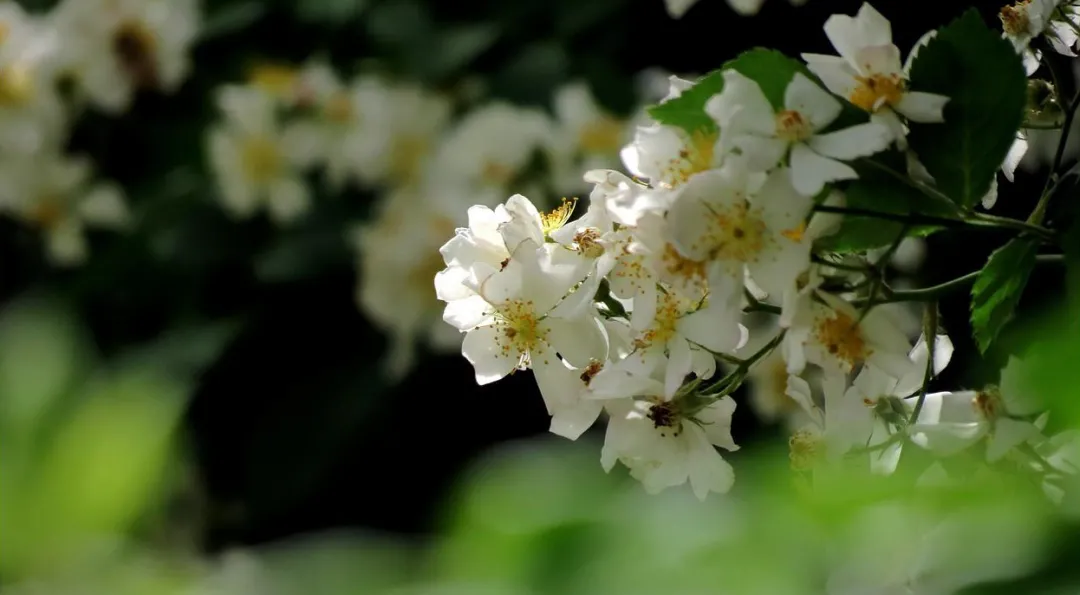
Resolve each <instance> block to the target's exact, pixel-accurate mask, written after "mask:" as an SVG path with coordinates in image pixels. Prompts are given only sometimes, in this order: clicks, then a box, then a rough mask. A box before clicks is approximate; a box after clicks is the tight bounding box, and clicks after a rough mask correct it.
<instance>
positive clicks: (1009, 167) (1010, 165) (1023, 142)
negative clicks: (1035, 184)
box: [1001, 136, 1028, 182]
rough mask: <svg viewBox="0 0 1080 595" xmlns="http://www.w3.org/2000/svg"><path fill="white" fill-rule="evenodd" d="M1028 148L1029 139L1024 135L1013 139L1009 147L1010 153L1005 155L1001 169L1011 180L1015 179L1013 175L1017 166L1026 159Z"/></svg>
mask: <svg viewBox="0 0 1080 595" xmlns="http://www.w3.org/2000/svg"><path fill="white" fill-rule="evenodd" d="M1027 150H1028V141H1027V139H1026V138H1024V137H1023V136H1017V137H1016V140H1015V141H1013V144H1012V146H1011V147H1009V153H1008V154H1007V155H1006V156H1005V162H1004V163H1002V164H1001V171H1002V173H1004V174H1005V178H1006V179H1007V180H1009V181H1010V182H1012V181H1013V175H1014V174H1015V173H1016V166H1018V165H1020V161H1021V160H1023V159H1024V155H1025V154H1026V153H1027Z"/></svg>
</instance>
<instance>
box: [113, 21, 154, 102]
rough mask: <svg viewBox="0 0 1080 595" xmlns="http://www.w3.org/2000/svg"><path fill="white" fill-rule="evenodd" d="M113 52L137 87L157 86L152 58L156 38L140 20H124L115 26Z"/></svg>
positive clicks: (149, 87) (151, 87)
mask: <svg viewBox="0 0 1080 595" xmlns="http://www.w3.org/2000/svg"><path fill="white" fill-rule="evenodd" d="M112 42H113V43H112V47H113V53H114V54H116V58H117V60H119V62H120V67H121V68H123V69H124V71H125V72H126V73H127V75H128V78H130V79H131V81H132V82H133V83H134V84H135V85H136V86H138V87H141V88H143V89H153V88H156V87H157V86H158V72H157V64H156V61H155V59H154V57H155V53H156V51H157V39H156V38H155V37H154V32H153V31H151V30H150V29H149V28H148V27H147V26H146V25H145V24H144V23H143V22H141V21H126V22H124V23H122V24H121V25H120V27H119V28H117V30H116V33H114V34H113V40H112Z"/></svg>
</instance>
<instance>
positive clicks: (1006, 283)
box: [971, 238, 1039, 353]
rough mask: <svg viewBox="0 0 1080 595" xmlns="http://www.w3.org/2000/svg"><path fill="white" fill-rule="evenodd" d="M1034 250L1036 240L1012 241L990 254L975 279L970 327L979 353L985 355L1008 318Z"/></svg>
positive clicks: (1034, 254) (1026, 280)
mask: <svg viewBox="0 0 1080 595" xmlns="http://www.w3.org/2000/svg"><path fill="white" fill-rule="evenodd" d="M1038 248H1039V245H1038V242H1037V241H1036V240H1033V239H1030V238H1017V239H1014V240H1012V241H1011V242H1009V243H1008V244H1005V245H1004V246H1002V247H1001V248H998V249H997V250H996V251H994V253H993V254H991V255H990V260H988V261H987V262H986V266H985V267H983V269H982V271H980V272H979V276H978V278H976V279H975V286H974V287H973V288H972V289H971V328H972V330H973V331H974V333H975V342H976V343H977V344H978V345H979V351H980V352H982V353H986V350H987V349H988V348H989V347H990V343H992V342H993V341H994V339H996V338H997V336H998V334H999V333H1000V332H1001V329H1002V328H1003V327H1004V326H1005V324H1006V323H1008V322H1009V320H1010V319H1011V318H1012V315H1013V311H1014V310H1015V309H1016V305H1017V304H1018V303H1019V302H1020V296H1021V295H1023V293H1024V287H1025V286H1026V285H1027V282H1028V277H1029V276H1030V275H1031V269H1032V268H1034V267H1035V256H1036V254H1037V252H1038Z"/></svg>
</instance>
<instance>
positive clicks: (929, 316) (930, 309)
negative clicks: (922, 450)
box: [908, 302, 938, 426]
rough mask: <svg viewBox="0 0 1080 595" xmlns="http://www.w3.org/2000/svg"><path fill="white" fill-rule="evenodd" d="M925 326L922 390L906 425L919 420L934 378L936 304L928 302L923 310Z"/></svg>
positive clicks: (936, 325)
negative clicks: (924, 362)
mask: <svg viewBox="0 0 1080 595" xmlns="http://www.w3.org/2000/svg"><path fill="white" fill-rule="evenodd" d="M924 313H925V314H924V315H925V321H926V323H925V325H924V327H925V328H924V329H923V334H924V335H926V350H927V358H926V370H925V371H924V372H923V381H922V388H921V389H919V400H918V401H916V402H915V410H914V411H912V412H911V417H910V418H908V425H909V426H910V425H912V424H914V423H915V421H916V420H917V419H919V414H920V413H922V410H923V404H925V403H926V390H927V388H928V387H929V386H930V379H931V378H933V376H934V347H935V345H936V344H937V331H938V311H937V302H929V303H927V304H926V310H924Z"/></svg>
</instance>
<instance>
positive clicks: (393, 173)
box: [390, 136, 431, 182]
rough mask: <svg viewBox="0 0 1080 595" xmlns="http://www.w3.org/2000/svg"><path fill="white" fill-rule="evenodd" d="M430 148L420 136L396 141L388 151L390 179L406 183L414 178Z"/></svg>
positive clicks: (429, 144) (404, 137) (425, 139)
mask: <svg viewBox="0 0 1080 595" xmlns="http://www.w3.org/2000/svg"><path fill="white" fill-rule="evenodd" d="M430 148H431V143H430V142H428V139H427V138H425V137H422V136H403V137H401V138H399V139H397V141H395V142H394V144H393V147H392V148H391V150H390V151H391V152H390V177H392V178H393V179H394V180H397V181H398V182H407V181H409V180H411V179H413V178H414V177H416V175H417V172H418V171H419V170H420V164H421V163H422V162H423V160H424V157H425V156H426V155H427V154H428V150H429V149H430Z"/></svg>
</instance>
